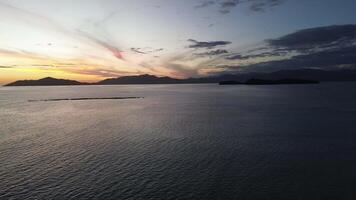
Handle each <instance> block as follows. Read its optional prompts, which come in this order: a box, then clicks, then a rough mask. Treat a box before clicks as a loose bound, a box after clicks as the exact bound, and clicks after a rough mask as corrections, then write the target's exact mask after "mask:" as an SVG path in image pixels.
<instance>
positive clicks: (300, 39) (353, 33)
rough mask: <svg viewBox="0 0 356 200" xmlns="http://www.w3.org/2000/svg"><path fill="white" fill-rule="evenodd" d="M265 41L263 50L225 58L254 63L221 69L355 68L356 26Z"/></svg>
mask: <svg viewBox="0 0 356 200" xmlns="http://www.w3.org/2000/svg"><path fill="white" fill-rule="evenodd" d="M266 41H267V43H266V44H265V46H263V47H258V48H255V49H252V50H249V51H247V52H245V53H234V54H230V55H227V56H225V59H226V60H227V61H229V62H234V61H245V60H248V61H252V62H253V61H255V62H254V63H251V62H249V63H241V62H240V63H237V64H234V63H232V64H231V63H230V64H223V65H222V66H223V67H222V68H225V69H226V70H228V71H231V70H235V71H250V72H251V71H276V70H281V69H294V68H322V69H336V68H345V67H349V68H350V67H353V68H355V67H356V56H355V55H356V25H337V26H325V27H315V28H309V29H304V30H300V31H296V32H294V33H291V34H287V35H285V36H282V37H279V38H277V39H270V40H266ZM276 57H277V59H278V60H276ZM256 58H264V61H263V62H256V60H254V59H256ZM220 68H221V66H220Z"/></svg>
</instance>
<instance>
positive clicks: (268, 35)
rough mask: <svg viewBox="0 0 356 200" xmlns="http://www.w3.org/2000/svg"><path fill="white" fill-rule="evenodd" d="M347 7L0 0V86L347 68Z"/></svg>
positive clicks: (319, 0)
mask: <svg viewBox="0 0 356 200" xmlns="http://www.w3.org/2000/svg"><path fill="white" fill-rule="evenodd" d="M355 9H356V1H355V0H341V1H340V0H179V1H178V0H47V1H43V0H0V27H1V28H0V84H5V83H9V82H12V81H15V80H19V79H21V80H22V79H38V78H43V77H48V76H51V77H55V78H65V79H74V80H79V81H86V82H95V81H98V80H103V79H106V78H113V77H120V76H129V75H140V74H152V75H157V76H170V77H175V78H187V77H203V76H213V75H218V74H224V73H246V72H256V71H258V72H270V71H277V70H284V69H298V68H321V69H325V70H333V69H345V68H350V69H351V68H356V56H355V55H356V12H355Z"/></svg>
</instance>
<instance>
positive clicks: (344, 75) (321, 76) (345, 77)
mask: <svg viewBox="0 0 356 200" xmlns="http://www.w3.org/2000/svg"><path fill="white" fill-rule="evenodd" d="M250 79H262V80H272V81H273V80H279V81H281V80H287V79H290V80H315V81H356V70H334V71H326V70H319V69H298V70H281V71H276V72H271V73H239V74H223V75H216V76H208V77H202V78H187V79H175V78H170V77H157V76H153V75H148V74H145V75H138V76H123V77H119V78H110V79H105V80H102V81H99V82H97V83H93V84H92V85H127V84H195V83H220V82H223V83H225V84H224V85H226V83H227V84H229V83H230V84H239V83H245V82H247V81H248V80H250ZM265 82H266V81H265ZM286 82H288V81H286ZM283 84H286V83H283ZM55 85H91V84H89V83H81V82H78V81H73V80H64V79H55V78H50V77H47V78H44V79H40V80H24V81H16V82H13V83H10V84H8V85H6V86H55Z"/></svg>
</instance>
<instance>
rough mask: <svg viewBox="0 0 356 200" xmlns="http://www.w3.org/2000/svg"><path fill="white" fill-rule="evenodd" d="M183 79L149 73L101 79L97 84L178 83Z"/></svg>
mask: <svg viewBox="0 0 356 200" xmlns="http://www.w3.org/2000/svg"><path fill="white" fill-rule="evenodd" d="M181 81H182V80H181V79H174V78H170V77H157V76H153V75H149V74H145V75H138V76H123V77H119V78H110V79H105V80H102V81H99V82H98V83H96V84H97V85H120V84H177V83H180V82H181Z"/></svg>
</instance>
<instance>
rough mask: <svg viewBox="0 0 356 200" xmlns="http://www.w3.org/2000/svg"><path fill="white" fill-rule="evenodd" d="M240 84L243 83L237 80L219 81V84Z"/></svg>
mask: <svg viewBox="0 0 356 200" xmlns="http://www.w3.org/2000/svg"><path fill="white" fill-rule="evenodd" d="M240 84H244V83H241V82H238V81H220V82H219V85H240Z"/></svg>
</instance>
